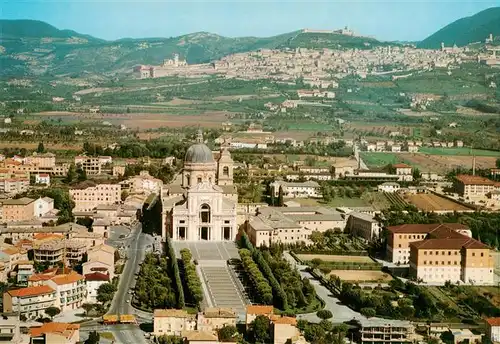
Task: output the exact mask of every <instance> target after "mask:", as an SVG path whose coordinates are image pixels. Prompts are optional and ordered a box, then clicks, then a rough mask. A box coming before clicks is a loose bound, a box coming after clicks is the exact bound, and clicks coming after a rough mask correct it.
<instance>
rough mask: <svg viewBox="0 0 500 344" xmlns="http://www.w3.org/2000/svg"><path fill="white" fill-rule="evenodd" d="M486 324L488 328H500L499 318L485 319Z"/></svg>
mask: <svg viewBox="0 0 500 344" xmlns="http://www.w3.org/2000/svg"><path fill="white" fill-rule="evenodd" d="M486 322H487V323H488V324H489V325H490V326H500V317H497V318H488V319H486Z"/></svg>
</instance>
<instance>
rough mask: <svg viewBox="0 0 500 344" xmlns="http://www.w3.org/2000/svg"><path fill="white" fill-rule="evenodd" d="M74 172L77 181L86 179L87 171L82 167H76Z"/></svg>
mask: <svg viewBox="0 0 500 344" xmlns="http://www.w3.org/2000/svg"><path fill="white" fill-rule="evenodd" d="M76 174H77V175H78V181H79V182H84V181H86V180H87V171H85V169H83V168H82V167H80V166H79V167H78V169H77V170H76Z"/></svg>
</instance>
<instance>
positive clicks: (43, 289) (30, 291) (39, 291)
mask: <svg viewBox="0 0 500 344" xmlns="http://www.w3.org/2000/svg"><path fill="white" fill-rule="evenodd" d="M53 292H54V289H52V288H51V287H49V286H48V285H40V286H37V287H27V288H21V289H16V290H9V291H8V292H7V293H9V295H10V296H17V297H26V296H38V295H44V294H50V293H53Z"/></svg>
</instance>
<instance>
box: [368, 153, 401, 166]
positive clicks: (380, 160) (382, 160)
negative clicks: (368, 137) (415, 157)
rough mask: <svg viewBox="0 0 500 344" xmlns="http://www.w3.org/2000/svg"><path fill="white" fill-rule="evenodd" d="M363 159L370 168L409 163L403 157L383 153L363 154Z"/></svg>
mask: <svg viewBox="0 0 500 344" xmlns="http://www.w3.org/2000/svg"><path fill="white" fill-rule="evenodd" d="M360 154H361V159H363V161H364V162H365V164H366V165H367V166H368V168H373V167H382V166H386V165H389V164H398V163H408V161H406V160H405V159H403V157H402V156H401V155H398V154H395V153H385V152H384V153H383V152H361V153H360Z"/></svg>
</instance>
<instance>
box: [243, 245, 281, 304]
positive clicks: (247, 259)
mask: <svg viewBox="0 0 500 344" xmlns="http://www.w3.org/2000/svg"><path fill="white" fill-rule="evenodd" d="M239 254H240V258H241V263H242V265H243V268H244V269H245V272H246V273H247V275H248V276H249V277H250V279H251V280H252V283H253V285H254V287H255V289H256V291H257V294H258V301H259V302H260V303H263V304H266V305H272V304H273V290H272V288H271V286H270V285H269V281H268V280H267V279H266V278H265V277H264V275H263V274H262V272H261V271H260V270H259V267H258V266H257V264H255V262H254V261H253V259H252V253H251V252H250V251H249V250H247V249H245V248H242V249H240V250H239Z"/></svg>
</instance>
